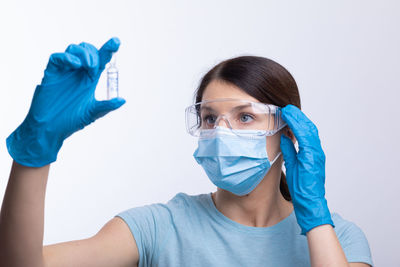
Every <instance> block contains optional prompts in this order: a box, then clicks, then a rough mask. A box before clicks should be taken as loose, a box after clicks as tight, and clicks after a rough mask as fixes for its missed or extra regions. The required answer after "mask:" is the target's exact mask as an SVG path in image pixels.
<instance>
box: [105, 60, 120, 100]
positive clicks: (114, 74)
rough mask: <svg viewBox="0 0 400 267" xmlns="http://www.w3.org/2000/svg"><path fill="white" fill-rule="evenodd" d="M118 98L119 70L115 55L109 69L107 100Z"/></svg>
mask: <svg viewBox="0 0 400 267" xmlns="http://www.w3.org/2000/svg"><path fill="white" fill-rule="evenodd" d="M118 96H119V92H118V69H117V66H116V57H115V54H113V56H112V58H111V60H110V63H109V66H108V68H107V99H112V98H115V97H118Z"/></svg>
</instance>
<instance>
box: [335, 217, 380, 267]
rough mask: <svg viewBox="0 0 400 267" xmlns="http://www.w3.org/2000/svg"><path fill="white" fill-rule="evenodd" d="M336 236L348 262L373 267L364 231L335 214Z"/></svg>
mask: <svg viewBox="0 0 400 267" xmlns="http://www.w3.org/2000/svg"><path fill="white" fill-rule="evenodd" d="M332 219H333V221H334V223H335V228H334V229H335V231H336V235H337V237H338V239H339V242H340V244H341V246H342V248H343V251H344V253H345V255H346V258H347V261H348V262H363V263H367V264H369V265H371V266H373V262H372V257H371V250H370V248H369V244H368V240H367V238H366V236H365V234H364V233H363V231H362V230H361V229H360V227H358V226H357V225H356V224H354V223H353V222H350V221H347V220H344V219H343V218H342V217H341V216H340V215H339V214H337V213H333V214H332Z"/></svg>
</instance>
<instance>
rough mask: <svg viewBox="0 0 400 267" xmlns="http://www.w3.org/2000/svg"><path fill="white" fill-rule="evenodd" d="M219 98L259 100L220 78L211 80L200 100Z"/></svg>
mask: <svg viewBox="0 0 400 267" xmlns="http://www.w3.org/2000/svg"><path fill="white" fill-rule="evenodd" d="M220 98H235V99H242V100H248V101H252V102H260V101H258V100H257V99H256V98H254V97H252V96H251V95H249V94H247V93H246V92H245V91H243V90H242V89H240V88H239V87H237V86H236V85H233V84H231V83H228V82H224V81H221V80H213V81H211V82H210V83H209V84H208V85H207V87H206V89H205V90H204V92H203V97H202V101H205V100H216V99H220Z"/></svg>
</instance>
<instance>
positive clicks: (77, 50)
mask: <svg viewBox="0 0 400 267" xmlns="http://www.w3.org/2000/svg"><path fill="white" fill-rule="evenodd" d="M93 48H94V47H93ZM93 48H91V47H89V46H85V45H82V44H80V45H75V44H72V45H69V46H68V48H67V49H66V50H65V52H67V53H70V54H73V55H74V56H76V57H78V58H79V59H80V60H81V62H82V67H83V68H85V69H86V70H87V71H88V72H89V74H90V75H91V76H92V75H94V74H95V72H96V70H97V68H98V62H99V60H98V55H97V51H96V50H93ZM94 49H95V48H94Z"/></svg>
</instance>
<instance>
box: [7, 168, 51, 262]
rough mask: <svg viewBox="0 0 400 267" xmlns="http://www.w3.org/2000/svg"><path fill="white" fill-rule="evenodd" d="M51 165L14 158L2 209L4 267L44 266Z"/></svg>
mask: <svg viewBox="0 0 400 267" xmlns="http://www.w3.org/2000/svg"><path fill="white" fill-rule="evenodd" d="M49 169H50V165H46V166H43V167H40V168H33V167H25V166H22V165H20V164H18V163H16V162H15V161H14V162H13V164H12V168H11V173H10V178H9V180H8V185H7V189H6V192H5V195H4V200H3V204H2V207H1V212H0V267H5V266H12V267H14V266H18V267H19V266H33V267H36V266H42V264H43V256H42V255H43V254H42V250H43V231H44V200H45V193H46V185H47V178H48V174H49Z"/></svg>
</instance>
